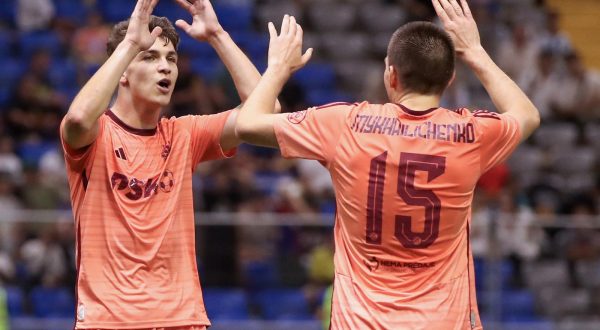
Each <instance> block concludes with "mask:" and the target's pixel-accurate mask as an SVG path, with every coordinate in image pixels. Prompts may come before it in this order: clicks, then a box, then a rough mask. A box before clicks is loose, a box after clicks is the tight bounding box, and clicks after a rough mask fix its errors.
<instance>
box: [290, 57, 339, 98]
mask: <svg viewBox="0 0 600 330" xmlns="http://www.w3.org/2000/svg"><path fill="white" fill-rule="evenodd" d="M292 79H294V80H295V81H296V82H297V83H298V84H299V85H300V87H302V88H303V89H304V90H305V91H309V90H315V89H326V90H333V89H334V87H335V70H334V69H333V66H331V65H329V64H323V63H309V64H307V65H306V66H305V67H304V68H302V69H300V70H298V72H296V73H295V74H294V76H293V77H292Z"/></svg>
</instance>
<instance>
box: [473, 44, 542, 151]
mask: <svg viewBox="0 0 600 330" xmlns="http://www.w3.org/2000/svg"><path fill="white" fill-rule="evenodd" d="M462 58H463V60H464V61H465V62H466V63H467V65H468V66H469V67H470V68H471V69H472V70H473V71H474V72H475V74H476V75H477V77H478V78H479V81H481V83H482V84H483V87H485V89H486V91H487V92H488V94H489V95H490V97H491V98H492V102H493V103H494V105H495V106H496V109H497V110H498V112H500V113H506V114H510V115H511V116H513V117H515V118H517V120H518V122H519V125H520V128H521V133H522V134H521V139H522V140H524V139H526V138H527V137H529V136H530V135H531V134H532V133H533V131H534V130H535V129H536V128H537V127H538V126H539V124H540V114H539V111H538V110H537V108H536V107H535V106H534V105H533V103H532V102H531V100H530V99H529V97H527V95H525V93H524V92H523V91H522V90H521V89H520V88H519V86H518V85H517V84H516V83H515V82H514V81H513V80H512V79H510V77H508V76H507V75H506V74H505V73H504V72H503V71H502V70H501V69H500V68H499V67H498V66H497V65H496V64H495V63H494V61H493V60H492V59H491V58H490V56H489V55H488V54H487V53H486V51H485V50H484V49H483V47H478V48H476V49H473V50H470V51H468V52H466V53H465V54H463V56H462Z"/></svg>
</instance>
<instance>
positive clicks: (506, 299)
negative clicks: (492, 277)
mask: <svg viewBox="0 0 600 330" xmlns="http://www.w3.org/2000/svg"><path fill="white" fill-rule="evenodd" d="M501 308H502V319H504V320H516V319H517V318H521V319H524V320H526V319H529V318H533V317H535V298H534V296H533V294H532V293H531V292H529V291H527V290H518V291H512V290H509V291H504V292H503V293H502V304H501Z"/></svg>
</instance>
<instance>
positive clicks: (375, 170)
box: [275, 102, 520, 330]
mask: <svg viewBox="0 0 600 330" xmlns="http://www.w3.org/2000/svg"><path fill="white" fill-rule="evenodd" d="M275 133H276V136H277V141H278V143H279V146H280V148H281V152H282V154H283V155H284V156H285V157H295V158H308V159H315V160H318V161H320V162H321V163H322V164H323V165H324V166H325V167H326V168H327V169H328V170H329V172H330V173H331V178H332V180H333V185H334V187H335V192H336V201H337V203H336V204H337V214H336V221H335V228H334V235H335V257H334V261H335V283H334V291H333V302H332V304H333V306H332V318H331V327H332V329H344V330H345V329H444V330H451V329H457V330H458V329H460V330H464V329H481V323H480V320H479V315H478V314H479V313H478V310H477V303H476V298H475V291H474V288H475V285H474V274H473V262H472V261H473V259H472V256H471V251H470V247H469V222H470V213H471V201H472V199H473V192H474V189H475V184H476V183H477V180H478V179H479V177H480V176H481V175H482V174H483V173H484V172H486V171H487V170H488V169H489V168H491V167H492V166H494V165H495V164H498V163H499V162H501V161H503V160H504V159H505V158H506V157H507V156H508V155H509V154H510V153H511V152H512V151H513V150H514V148H515V147H516V146H517V145H518V143H519V141H520V130H519V125H518V122H517V121H516V119H514V118H513V117H511V116H510V115H499V114H496V113H489V112H484V111H479V112H474V113H471V112H469V111H468V110H466V109H460V110H457V111H451V110H447V109H443V108H436V109H430V110H427V111H422V112H417V111H412V110H410V109H407V108H405V107H403V106H401V105H397V104H392V103H388V104H383V105H380V104H369V103H367V102H363V103H360V104H357V103H355V104H348V103H333V104H330V105H326V106H323V107H319V108H311V109H308V110H305V111H300V112H296V113H291V114H281V115H279V116H278V117H277V119H276V120H275Z"/></svg>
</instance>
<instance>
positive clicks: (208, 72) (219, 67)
mask: <svg viewBox="0 0 600 330" xmlns="http://www.w3.org/2000/svg"><path fill="white" fill-rule="evenodd" d="M223 70H224V65H223V63H222V62H220V61H218V60H215V59H208V58H195V59H192V71H193V72H194V73H195V74H197V75H199V76H200V77H201V78H202V79H203V80H204V81H207V82H210V81H212V80H214V79H215V78H216V77H217V76H218V75H219V73H220V72H222V71H223Z"/></svg>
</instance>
